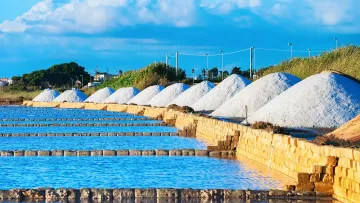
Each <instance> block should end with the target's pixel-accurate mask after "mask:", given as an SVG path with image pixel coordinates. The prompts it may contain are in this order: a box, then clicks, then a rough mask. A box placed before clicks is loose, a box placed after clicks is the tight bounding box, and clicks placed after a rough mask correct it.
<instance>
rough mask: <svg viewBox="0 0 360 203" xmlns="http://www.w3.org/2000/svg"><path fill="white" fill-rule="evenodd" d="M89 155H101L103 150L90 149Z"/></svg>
mask: <svg viewBox="0 0 360 203" xmlns="http://www.w3.org/2000/svg"><path fill="white" fill-rule="evenodd" d="M90 155H91V156H102V155H103V151H102V150H92V151H90Z"/></svg>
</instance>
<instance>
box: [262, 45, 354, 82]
mask: <svg viewBox="0 0 360 203" xmlns="http://www.w3.org/2000/svg"><path fill="white" fill-rule="evenodd" d="M359 58H360V47H358V46H347V47H341V48H339V49H337V50H335V51H331V52H326V53H323V54H322V55H321V56H318V57H311V58H293V59H292V60H289V61H284V62H282V63H281V64H279V65H277V66H273V67H270V68H266V69H262V70H259V71H260V72H262V73H260V74H261V75H263V76H265V75H268V74H271V73H274V72H287V73H290V74H293V75H296V76H297V77H299V78H302V79H304V78H307V77H309V76H311V75H314V74H317V73H321V72H323V71H329V70H330V71H338V72H341V73H344V74H347V75H349V76H352V77H354V78H356V79H357V80H360V60H359Z"/></svg>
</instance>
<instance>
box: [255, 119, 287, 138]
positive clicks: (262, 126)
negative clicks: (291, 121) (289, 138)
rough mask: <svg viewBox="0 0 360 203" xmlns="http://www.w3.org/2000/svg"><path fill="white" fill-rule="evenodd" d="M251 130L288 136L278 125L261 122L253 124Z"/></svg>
mask: <svg viewBox="0 0 360 203" xmlns="http://www.w3.org/2000/svg"><path fill="white" fill-rule="evenodd" d="M251 127H252V128H254V129H263V130H266V131H268V132H273V133H280V134H285V135H286V134H289V133H288V132H287V131H286V130H285V128H283V127H280V126H278V125H273V124H271V123H267V122H262V121H257V122H255V123H254V124H252V125H251Z"/></svg>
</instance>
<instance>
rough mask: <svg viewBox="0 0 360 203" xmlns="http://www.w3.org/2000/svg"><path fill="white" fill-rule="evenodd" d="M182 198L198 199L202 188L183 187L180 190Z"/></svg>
mask: <svg viewBox="0 0 360 203" xmlns="http://www.w3.org/2000/svg"><path fill="white" fill-rule="evenodd" d="M180 195H181V199H183V200H187V199H197V198H199V197H200V190H195V189H182V190H181V191H180Z"/></svg>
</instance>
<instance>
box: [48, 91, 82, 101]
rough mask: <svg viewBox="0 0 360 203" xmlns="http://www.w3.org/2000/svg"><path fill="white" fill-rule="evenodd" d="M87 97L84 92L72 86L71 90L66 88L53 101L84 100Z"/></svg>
mask: <svg viewBox="0 0 360 203" xmlns="http://www.w3.org/2000/svg"><path fill="white" fill-rule="evenodd" d="M86 99H87V96H86V94H84V93H83V92H81V91H79V90H77V89H75V88H73V89H72V90H66V91H65V92H63V93H62V94H60V96H58V97H56V98H55V99H54V100H53V101H54V102H84V101H85V100H86Z"/></svg>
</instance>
